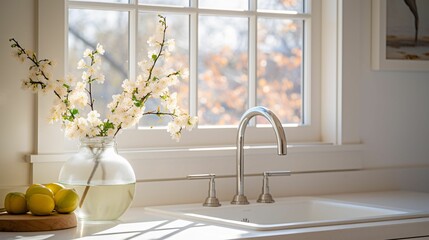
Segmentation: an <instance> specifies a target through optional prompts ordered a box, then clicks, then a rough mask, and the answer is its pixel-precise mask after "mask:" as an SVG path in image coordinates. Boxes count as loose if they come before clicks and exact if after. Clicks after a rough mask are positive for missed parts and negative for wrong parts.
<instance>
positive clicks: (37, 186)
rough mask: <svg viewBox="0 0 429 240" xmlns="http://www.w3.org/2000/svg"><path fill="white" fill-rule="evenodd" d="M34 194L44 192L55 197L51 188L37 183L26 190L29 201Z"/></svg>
mask: <svg viewBox="0 0 429 240" xmlns="http://www.w3.org/2000/svg"><path fill="white" fill-rule="evenodd" d="M33 194H44V195H48V196H49V197H51V198H54V193H53V192H52V191H51V189H49V188H47V187H45V186H43V185H42V184H37V183H36V184H33V185H31V186H30V187H29V188H27V191H26V192H25V198H26V199H27V202H28V200H29V199H30V198H31V196H32V195H33Z"/></svg>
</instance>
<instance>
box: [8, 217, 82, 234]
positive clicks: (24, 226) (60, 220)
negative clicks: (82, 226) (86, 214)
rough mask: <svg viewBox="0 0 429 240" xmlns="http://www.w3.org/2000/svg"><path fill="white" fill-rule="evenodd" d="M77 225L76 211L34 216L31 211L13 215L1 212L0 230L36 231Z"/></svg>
mask: <svg viewBox="0 0 429 240" xmlns="http://www.w3.org/2000/svg"><path fill="white" fill-rule="evenodd" d="M76 225H77V219H76V215H75V214H74V213H69V214H58V213H52V214H51V215H48V216H33V215H31V214H29V213H27V214H23V215H11V214H7V213H0V232H36V231H51V230H60V229H67V228H73V227H76Z"/></svg>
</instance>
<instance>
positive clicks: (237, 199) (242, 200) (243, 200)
mask: <svg viewBox="0 0 429 240" xmlns="http://www.w3.org/2000/svg"><path fill="white" fill-rule="evenodd" d="M231 204H235V205H247V204H249V201H247V197H246V196H244V195H238V194H237V195H235V196H234V198H233V199H232V201H231Z"/></svg>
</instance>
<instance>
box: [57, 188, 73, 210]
mask: <svg viewBox="0 0 429 240" xmlns="http://www.w3.org/2000/svg"><path fill="white" fill-rule="evenodd" d="M54 200H55V210H56V211H57V212H58V213H71V212H73V211H74V210H75V209H76V208H77V205H78V204H79V195H78V194H77V193H76V191H75V190H74V189H70V188H64V189H61V190H59V191H58V192H57V194H55V197H54Z"/></svg>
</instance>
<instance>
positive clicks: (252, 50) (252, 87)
mask: <svg viewBox="0 0 429 240" xmlns="http://www.w3.org/2000/svg"><path fill="white" fill-rule="evenodd" d="M249 11H250V12H252V13H256V11H257V0H249ZM257 26H258V19H257V14H251V16H250V17H249V32H248V34H249V35H248V38H249V46H248V47H249V49H248V53H249V62H248V64H249V66H248V68H249V79H248V81H249V82H248V84H249V86H248V91H249V96H248V99H249V100H248V101H249V103H248V104H249V106H248V107H249V108H251V107H254V106H256V104H257V102H256V97H257V96H256V89H257V79H256V78H257V74H256V71H257V67H256V63H257V59H256V57H257V54H256V52H257V34H258V33H257ZM250 124H251V125H252V126H255V125H256V121H255V119H252V120H251V122H250Z"/></svg>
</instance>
